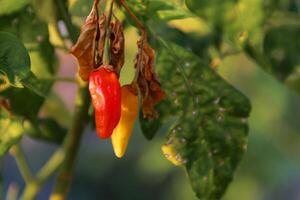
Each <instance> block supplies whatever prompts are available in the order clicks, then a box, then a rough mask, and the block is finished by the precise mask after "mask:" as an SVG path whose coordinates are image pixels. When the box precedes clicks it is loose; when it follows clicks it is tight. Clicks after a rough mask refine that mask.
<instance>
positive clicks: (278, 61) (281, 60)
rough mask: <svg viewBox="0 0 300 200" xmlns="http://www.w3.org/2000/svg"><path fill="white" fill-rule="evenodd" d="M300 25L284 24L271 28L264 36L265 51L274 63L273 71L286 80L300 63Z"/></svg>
mask: <svg viewBox="0 0 300 200" xmlns="http://www.w3.org/2000/svg"><path fill="white" fill-rule="evenodd" d="M299 35H300V25H282V26H279V27H274V28H271V29H269V30H268V31H267V32H266V34H265V37H264V42H263V53H264V55H265V56H266V57H267V59H269V61H270V63H271V65H272V73H273V74H275V75H276V77H277V78H279V79H280V80H285V79H286V78H287V77H288V76H289V75H290V74H292V73H294V72H295V71H296V70H295V69H296V67H297V66H299V65H300V56H299V55H300V38H299Z"/></svg>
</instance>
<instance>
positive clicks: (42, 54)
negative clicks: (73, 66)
mask: <svg viewBox="0 0 300 200" xmlns="http://www.w3.org/2000/svg"><path fill="white" fill-rule="evenodd" d="M0 29H1V30H5V31H7V32H11V33H13V34H15V35H17V36H18V38H20V40H22V42H23V43H24V44H25V47H26V48H27V49H28V51H29V56H30V58H31V72H30V73H29V74H27V76H26V78H24V79H23V80H22V84H24V86H25V88H24V89H19V88H13V87H10V88H8V89H6V90H5V91H3V92H1V94H0V96H4V97H5V98H8V99H9V100H10V103H11V105H12V109H13V110H12V112H13V113H14V114H16V115H19V116H23V117H25V118H26V119H29V120H30V121H33V122H36V120H37V116H38V112H39V110H40V108H41V106H42V105H43V102H44V100H45V98H44V97H45V96H47V95H48V93H49V91H50V89H51V86H52V84H51V82H50V81H45V80H47V79H48V80H49V79H51V76H52V75H53V74H54V73H55V70H56V69H55V67H54V64H55V62H56V59H55V54H54V48H53V47H52V45H51V43H50V42H49V34H48V27H47V24H46V23H44V22H43V21H41V20H39V19H38V18H37V17H36V15H35V13H34V10H33V9H32V7H30V6H27V7H26V8H24V9H23V10H21V11H20V12H18V13H15V14H12V15H8V16H5V17H1V18H0Z"/></svg>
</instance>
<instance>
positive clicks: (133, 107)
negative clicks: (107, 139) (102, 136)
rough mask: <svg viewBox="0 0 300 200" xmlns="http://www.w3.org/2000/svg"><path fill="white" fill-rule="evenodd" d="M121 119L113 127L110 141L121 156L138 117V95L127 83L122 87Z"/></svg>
mask: <svg viewBox="0 0 300 200" xmlns="http://www.w3.org/2000/svg"><path fill="white" fill-rule="evenodd" d="M121 90H122V102H121V119H120V121H119V123H118V125H117V127H116V128H115V129H114V132H113V134H112V136H111V141H112V145H113V149H114V152H115V155H116V156H117V157H118V158H122V157H123V156H124V154H125V151H126V148H127V145H128V141H129V139H130V137H131V134H132V130H133V127H134V122H135V120H136V119H137V117H138V96H137V94H135V93H134V92H133V90H132V88H131V86H129V85H125V86H123V87H122V89H121Z"/></svg>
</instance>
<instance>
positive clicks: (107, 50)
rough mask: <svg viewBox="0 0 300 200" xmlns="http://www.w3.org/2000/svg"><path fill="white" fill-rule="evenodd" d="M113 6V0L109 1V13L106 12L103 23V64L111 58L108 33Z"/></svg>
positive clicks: (109, 32) (109, 31) (107, 62)
mask: <svg viewBox="0 0 300 200" xmlns="http://www.w3.org/2000/svg"><path fill="white" fill-rule="evenodd" d="M113 7H114V0H112V1H111V4H110V7H109V13H108V19H107V22H106V25H105V33H104V34H105V46H104V49H105V51H104V55H105V56H104V62H103V63H104V64H106V65H108V64H109V63H110V59H111V55H110V49H109V46H110V44H109V43H110V41H109V40H110V34H111V30H110V23H111V19H112V15H113Z"/></svg>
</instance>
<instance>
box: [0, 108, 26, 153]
mask: <svg viewBox="0 0 300 200" xmlns="http://www.w3.org/2000/svg"><path fill="white" fill-rule="evenodd" d="M22 134H23V125H22V120H21V118H18V117H15V116H13V115H12V114H11V113H10V112H9V111H7V110H6V109H5V108H3V107H0V156H3V154H5V153H6V151H7V150H8V149H9V148H10V147H11V146H12V145H14V144H16V143H17V142H18V141H19V140H20V138H21V137H22Z"/></svg>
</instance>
